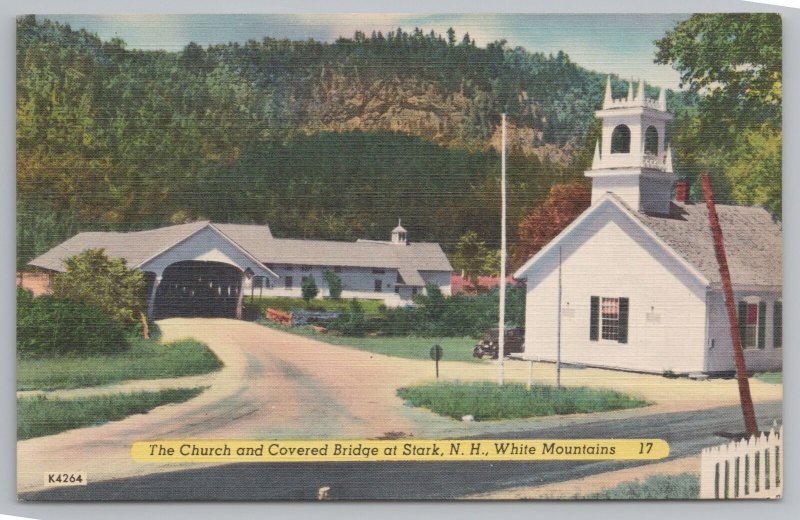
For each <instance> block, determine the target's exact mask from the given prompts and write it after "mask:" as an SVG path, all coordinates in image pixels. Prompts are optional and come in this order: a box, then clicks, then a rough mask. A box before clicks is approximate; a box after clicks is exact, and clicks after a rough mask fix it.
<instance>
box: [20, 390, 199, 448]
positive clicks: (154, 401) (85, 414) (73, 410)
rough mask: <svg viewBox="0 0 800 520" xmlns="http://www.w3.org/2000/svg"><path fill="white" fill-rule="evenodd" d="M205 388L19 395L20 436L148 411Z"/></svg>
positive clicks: (53, 431) (29, 436)
mask: <svg viewBox="0 0 800 520" xmlns="http://www.w3.org/2000/svg"><path fill="white" fill-rule="evenodd" d="M202 391H203V389H202V388H178V389H171V390H161V391H159V392H141V393H135V394H115V395H104V396H95V397H89V398H85V399H69V400H67V399H64V400H60V399H47V398H45V397H27V398H22V399H17V439H18V440H23V439H30V438H33V437H42V436H45V435H53V434H55V433H59V432H62V431H66V430H72V429H75V428H82V427H84V426H96V425H100V424H103V423H107V422H109V421H118V420H120V419H123V418H125V417H128V416H129V415H133V414H137V413H145V412H148V411H150V410H152V409H153V408H155V407H157V406H161V405H164V404H169V403H182V402H184V401H188V400H189V399H191V398H192V397H195V396H197V395H198V394H200V392H202Z"/></svg>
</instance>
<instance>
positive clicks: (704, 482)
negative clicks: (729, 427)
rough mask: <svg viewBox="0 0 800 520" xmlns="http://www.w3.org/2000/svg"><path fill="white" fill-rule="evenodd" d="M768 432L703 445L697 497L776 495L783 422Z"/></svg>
mask: <svg viewBox="0 0 800 520" xmlns="http://www.w3.org/2000/svg"><path fill="white" fill-rule="evenodd" d="M775 428H776V425H773V427H772V429H771V430H770V432H769V434H765V433H763V432H762V433H760V434H759V435H757V436H755V435H754V436H752V437H750V438H749V439H744V440H741V441H734V442H730V443H728V444H723V445H721V446H713V447H711V448H705V449H704V450H703V451H702V454H701V459H700V461H701V462H700V498H711V499H730V498H780V496H781V494H782V491H783V426H781V427H780V428H779V429H778V430H777V431H776V429H775Z"/></svg>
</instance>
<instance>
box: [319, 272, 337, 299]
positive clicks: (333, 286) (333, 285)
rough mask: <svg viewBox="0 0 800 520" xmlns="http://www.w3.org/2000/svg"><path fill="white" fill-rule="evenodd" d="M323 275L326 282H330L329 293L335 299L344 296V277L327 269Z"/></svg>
mask: <svg viewBox="0 0 800 520" xmlns="http://www.w3.org/2000/svg"><path fill="white" fill-rule="evenodd" d="M323 277H324V278H325V283H327V284H328V295H329V296H330V297H331V298H333V299H334V300H338V299H340V298H341V297H342V279H341V278H340V277H339V275H338V274H336V273H334V272H333V271H325V274H323Z"/></svg>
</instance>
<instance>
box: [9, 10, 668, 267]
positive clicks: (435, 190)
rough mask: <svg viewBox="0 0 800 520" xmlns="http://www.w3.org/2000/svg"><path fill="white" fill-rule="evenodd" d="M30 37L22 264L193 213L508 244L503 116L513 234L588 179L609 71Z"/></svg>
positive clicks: (290, 47) (292, 227)
mask: <svg viewBox="0 0 800 520" xmlns="http://www.w3.org/2000/svg"><path fill="white" fill-rule="evenodd" d="M17 39H18V47H17V147H18V148H17V181H18V183H17V186H18V222H17V231H18V264H19V265H24V263H25V262H27V261H28V260H29V259H30V258H32V257H33V256H35V255H37V254H39V253H41V252H42V251H44V250H46V249H48V248H49V247H52V246H53V245H54V244H56V243H58V242H60V241H61V240H63V239H64V238H66V237H68V236H70V235H72V234H73V233H75V232H77V231H79V230H90V229H121V230H125V229H141V228H146V227H152V226H157V225H164V224H169V223H179V222H185V221H190V220H194V219H200V218H207V219H213V220H217V221H224V222H241V223H269V224H270V226H271V227H272V229H273V232H274V234H275V235H276V236H287V237H319V238H334V239H352V238H356V237H364V238H386V237H387V235H388V231H389V230H390V229H391V227H392V226H393V225H394V223H395V222H396V219H397V217H402V218H403V224H404V226H406V227H407V228H409V231H410V233H411V239H412V240H432V241H437V242H440V243H442V244H443V246H444V247H445V249H446V250H448V251H452V249H453V247H454V245H455V242H456V240H457V239H458V237H460V236H461V235H462V234H463V233H464V232H465V231H466V230H474V231H476V232H477V233H478V234H479V235H480V236H481V237H483V238H484V239H485V240H487V242H488V244H489V245H496V241H497V237H498V236H499V230H498V229H497V227H498V226H497V222H498V220H499V219H498V218H497V217H498V212H499V169H500V168H499V162H500V161H499V157H498V152H497V151H496V150H497V148H498V143H499V119H500V114H501V113H502V112H506V113H507V114H508V118H509V127H510V128H509V136H510V139H509V141H510V152H509V153H510V156H509V193H510V196H511V199H510V209H509V229H511V230H514V229H516V227H517V224H518V223H519V222H520V221H521V220H522V219H523V218H524V217H525V215H527V214H528V213H529V212H530V211H531V210H532V209H533V208H535V207H537V205H539V204H540V203H541V202H542V200H543V199H544V198H545V196H546V195H547V193H548V191H549V189H550V187H551V186H552V185H553V184H554V183H556V182H572V181H576V180H577V181H580V180H581V179H582V171H583V169H584V168H585V167H586V166H587V165H588V161H590V159H591V152H592V151H593V147H594V139H595V136H596V133H597V128H596V125H594V124H593V110H595V109H596V108H597V107H598V106H599V104H600V102H601V98H602V95H603V86H604V82H605V77H604V76H601V75H599V74H596V73H593V72H590V71H586V70H584V69H582V68H580V67H579V66H577V65H575V64H574V63H571V62H570V60H569V58H568V56H566V55H565V54H563V53H559V54H558V55H556V56H545V55H542V54H534V53H530V52H527V51H525V50H524V49H521V48H516V49H510V48H507V47H506V45H505V43H504V42H495V43H492V44H489V45H487V46H486V47H485V48H481V47H478V46H476V45H475V43H474V41H472V40H471V39H470V38H469V36H468V35H463V36H461V35H456V33H455V31H449V32H448V33H447V34H445V35H438V34H434V33H423V32H422V31H421V30H419V29H415V30H414V31H412V32H406V31H403V30H402V29H397V30H395V31H392V32H390V33H388V34H386V35H383V34H380V33H378V34H373V35H371V36H369V37H368V36H366V35H364V34H362V33H356V34H355V35H354V37H353V38H351V39H344V38H343V39H340V40H338V41H337V42H335V43H321V42H316V41H311V40H309V41H285V40H274V39H269V38H265V39H264V40H262V41H250V42H248V43H246V44H243V45H241V44H236V43H231V44H226V45H217V46H212V47H209V48H203V47H200V46H198V45H195V44H190V45H188V46H187V47H186V48H185V49H184V50H183V51H182V52H177V53H171V52H164V51H140V50H128V49H126V47H125V43H124V42H123V41H121V40H116V39H115V40H112V41H107V42H104V41H101V40H100V39H98V38H97V37H96V36H94V35H92V34H89V33H87V32H85V31H83V30H80V31H76V30H72V29H71V28H69V27H68V26H63V25H59V24H55V23H51V22H50V21H47V20H45V19H37V18H33V17H25V18H20V19H19V20H18V22H17ZM614 88H615V89H616V90H618V92H617V94H618V95H622V93H623V92H624V88H625V84H624V83H623V82H622V81H620V80H618V79H616V78H615V80H614ZM670 102H671V103H673V104H674V103H675V102H682V101H681V99H679V98H677V97H676V98H674V99H673V97H671V98H670ZM513 235H514V233H513V232H512V242H513V239H514V237H513ZM512 245H513V244H512Z"/></svg>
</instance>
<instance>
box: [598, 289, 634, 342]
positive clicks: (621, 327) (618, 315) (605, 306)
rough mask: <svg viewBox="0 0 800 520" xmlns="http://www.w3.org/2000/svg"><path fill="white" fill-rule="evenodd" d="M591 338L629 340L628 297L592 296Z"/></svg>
mask: <svg viewBox="0 0 800 520" xmlns="http://www.w3.org/2000/svg"><path fill="white" fill-rule="evenodd" d="M590 306H591V312H590V320H589V321H590V324H589V339H590V340H591V341H597V340H598V339H604V340H608V341H616V342H617V343H627V342H628V306H629V304H628V298H606V297H603V298H601V297H599V296H592V297H591V300H590Z"/></svg>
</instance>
